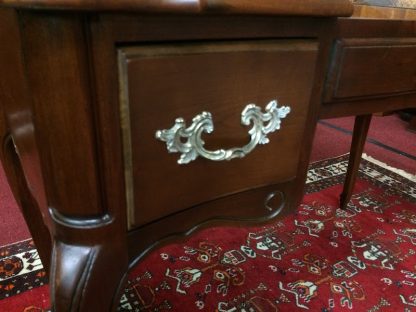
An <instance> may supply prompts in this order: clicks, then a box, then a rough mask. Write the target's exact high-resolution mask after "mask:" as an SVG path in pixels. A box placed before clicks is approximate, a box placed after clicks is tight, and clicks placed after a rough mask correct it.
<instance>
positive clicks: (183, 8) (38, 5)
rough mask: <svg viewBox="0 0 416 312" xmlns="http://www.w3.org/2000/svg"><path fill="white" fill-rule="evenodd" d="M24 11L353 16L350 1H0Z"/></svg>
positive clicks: (0, 3) (2, 3) (1, 3)
mask: <svg viewBox="0 0 416 312" xmlns="http://www.w3.org/2000/svg"><path fill="white" fill-rule="evenodd" d="M1 5H3V6H11V7H18V8H25V9H59V10H99V11H101V10H104V11H139V12H144V13H179V14H181V13H185V14H204V13H216V14H248V15H250V14H265V15H283V16H350V15H351V14H352V11H353V7H352V4H351V2H350V0H296V1H294V0H101V1H97V0H0V6H1Z"/></svg>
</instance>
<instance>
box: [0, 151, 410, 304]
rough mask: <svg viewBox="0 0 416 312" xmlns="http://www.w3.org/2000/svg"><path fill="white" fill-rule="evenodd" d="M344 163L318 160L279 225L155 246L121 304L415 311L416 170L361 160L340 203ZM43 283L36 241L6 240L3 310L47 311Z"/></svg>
mask: <svg viewBox="0 0 416 312" xmlns="http://www.w3.org/2000/svg"><path fill="white" fill-rule="evenodd" d="M346 165H347V158H346V156H341V157H337V158H334V159H329V160H325V161H320V162H317V163H315V164H313V165H312V166H311V168H310V170H309V174H308V184H307V195H306V196H305V197H304V201H303V204H302V205H301V206H300V207H299V209H298V211H297V213H296V214H294V215H292V216H289V217H287V218H285V219H283V220H281V221H279V222H276V223H275V224H273V225H269V226H267V227H256V228H216V229H208V230H203V231H201V232H199V233H197V234H196V235H194V236H193V237H192V238H191V239H189V240H187V241H186V242H184V243H182V244H175V245H169V246H165V247H163V248H161V249H159V250H156V251H155V252H153V253H151V254H150V255H149V256H148V257H147V258H145V259H144V260H143V261H142V262H141V263H140V265H139V266H138V267H136V268H135V269H134V270H133V271H132V272H131V273H130V278H129V282H128V285H127V288H126V290H125V293H124V295H123V297H122V300H121V302H120V306H119V311H155V312H156V311H218V312H220V311H221V312H222V311H227V312H233V311H244V312H256V311H259V312H260V311H264V312H268V311H303V310H309V311H322V312H324V311H351V310H353V311H407V312H410V311H416V285H415V284H416V210H415V208H416V180H415V177H414V176H407V177H406V176H405V174H404V173H396V172H393V171H391V170H388V169H387V168H384V167H381V166H379V165H378V164H377V163H376V162H374V161H373V160H371V159H369V160H366V159H363V161H362V165H361V169H360V177H359V181H358V183H357V185H356V188H355V192H354V196H353V198H352V201H351V202H350V204H349V206H348V209H347V210H345V211H342V210H340V209H337V202H338V196H339V193H340V191H341V183H342V181H343V177H344V174H345V170H346ZM46 283H47V281H46V278H45V274H44V272H43V271H42V268H41V264H40V262H39V259H38V257H37V253H36V250H35V249H34V246H33V244H32V242H31V241H24V242H20V243H17V244H13V245H9V246H5V247H3V248H0V311H7V312H23V311H25V312H35V311H39V312H41V311H43V310H42V309H45V308H46V307H47V306H48V304H49V302H48V296H47V292H48V287H47V286H45V284H46ZM97 300H98V299H97Z"/></svg>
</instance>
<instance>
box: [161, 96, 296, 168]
mask: <svg viewBox="0 0 416 312" xmlns="http://www.w3.org/2000/svg"><path fill="white" fill-rule="evenodd" d="M289 113H290V107H288V106H282V107H278V103H277V101H276V100H274V101H271V102H270V103H269V104H267V106H266V112H265V113H262V111H261V108H260V107H259V106H256V105H255V104H249V105H247V106H246V107H245V108H244V110H243V112H242V113H241V124H242V125H244V126H249V125H250V124H251V123H252V124H253V127H252V128H251V129H250V130H249V132H248V133H249V134H250V137H251V140H250V142H249V143H248V144H247V145H245V146H243V147H234V148H231V149H228V150H225V149H219V150H215V151H209V150H206V149H205V148H204V144H205V142H204V141H203V140H202V138H201V135H202V133H203V132H206V133H211V132H212V131H214V124H213V121H212V116H211V113H209V112H202V113H201V114H199V115H196V116H195V117H194V118H193V119H192V125H191V126H189V127H188V128H186V124H185V120H184V119H183V118H177V119H176V120H175V124H174V126H173V127H172V128H170V129H165V130H158V131H156V138H157V139H158V140H161V141H164V142H166V147H167V150H168V152H169V153H181V156H180V158H179V159H178V164H187V163H189V162H191V161H193V160H195V159H196V158H197V157H198V156H201V157H203V158H206V159H210V160H213V161H222V160H231V159H233V158H243V157H245V156H246V155H247V154H249V153H250V152H251V151H252V150H253V149H254V148H255V147H256V146H257V145H258V144H267V143H269V139H268V138H267V135H268V134H269V133H272V132H274V131H276V130H279V129H280V123H281V119H283V118H285V117H286V116H287V115H288V114H289Z"/></svg>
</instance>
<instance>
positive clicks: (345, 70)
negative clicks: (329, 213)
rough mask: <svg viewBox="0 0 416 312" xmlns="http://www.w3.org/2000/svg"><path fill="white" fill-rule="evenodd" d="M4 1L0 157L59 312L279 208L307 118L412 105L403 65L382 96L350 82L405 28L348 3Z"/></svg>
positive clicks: (305, 150)
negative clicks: (169, 252)
mask: <svg viewBox="0 0 416 312" xmlns="http://www.w3.org/2000/svg"><path fill="white" fill-rule="evenodd" d="M0 3H1V4H2V5H3V8H2V9H0V15H1V18H0V20H1V24H2V27H1V28H0V37H1V38H2V43H3V47H2V48H1V49H0V73H1V74H0V103H1V106H0V107H1V109H2V117H4V122H2V123H1V124H0V127H1V128H0V130H1V135H2V140H3V142H4V148H3V149H2V151H1V158H2V161H3V165H4V167H5V169H6V172H7V175H8V179H9V182H10V184H11V186H12V189H13V192H14V194H15V196H16V198H17V199H18V201H19V203H20V206H21V208H22V211H23V214H24V215H25V218H26V220H27V222H28V225H29V228H30V230H31V233H32V235H33V237H34V239H35V242H36V245H37V247H38V249H39V252H40V255H41V257H42V260H43V262H44V264H45V267H47V268H50V285H51V298H52V310H53V311H57V312H60V311H110V310H111V311H112V310H114V309H115V308H116V306H117V303H118V300H119V294H120V291H121V290H122V289H123V288H122V287H123V281H124V279H125V274H126V273H127V271H128V268H129V267H131V266H133V265H135V264H136V263H137V262H138V261H139V260H140V259H141V258H142V257H143V256H144V255H145V254H146V253H147V252H148V251H149V250H151V249H152V248H153V247H154V246H156V245H160V244H165V243H167V242H169V241H172V239H178V238H181V237H184V236H187V235H190V234H192V233H193V232H194V231H195V230H197V229H199V228H202V227H205V226H214V225H221V224H229V225H235V226H247V225H252V224H256V223H258V222H263V223H265V222H273V221H275V220H276V219H277V218H281V217H282V216H284V215H286V214H288V213H291V212H293V211H294V210H295V209H296V208H297V206H298V205H299V203H300V200H301V199H302V195H303V186H304V181H305V176H306V171H307V166H308V160H309V155H310V150H311V144H312V139H313V134H314V130H315V127H316V123H317V120H318V118H319V117H320V116H321V117H331V116H340V115H345V114H348V115H358V114H359V115H362V114H370V113H371V112H373V111H374V109H376V108H377V109H379V107H380V106H379V105H381V106H382V107H384V106H385V107H387V106H388V107H389V108H390V107H393V106H394V107H396V106H398V105H397V104H387V103H390V102H389V101H388V100H384V98H386V97H384V95H385V94H384V92H385V90H387V91H389V92H391V93H394V94H395V95H397V97H395V99H397V101H399V100H400V101H402V100H403V101H404V102H400V103H405V104H400V105H401V106H411V104H410V103H411V102H413V103H414V99H415V97H414V93H413V91H414V90H415V89H416V88H415V80H414V79H413V78H414V72H415V71H414V69H415V67H416V63H415V59H414V58H410V59H408V58H406V59H405V60H406V61H405V63H403V69H404V71H403V72H402V71H400V72H396V70H397V68H396V66H395V65H394V64H390V65H389V64H387V66H386V67H385V69H388V70H389V71H391V72H392V73H393V74H396V75H397V77H399V79H397V80H395V81H394V83H392V84H389V85H388V86H387V89H386V87H385V86H381V84H382V83H384V81H381V80H382V79H383V77H382V76H380V74H379V72H372V71H371V72H366V75H367V76H363V75H362V74H361V73H360V72H356V71H357V70H360V66H367V67H368V68H369V69H370V67H371V65H372V63H371V62H370V61H373V62H377V60H379V59H380V58H382V57H383V56H382V54H381V55H380V56H379V59H377V58H374V55H373V54H372V53H375V55H379V54H377V53H382V51H379V50H377V48H375V49H373V48H372V47H373V46H376V47H384V46H386V47H389V48H392V50H391V51H392V53H393V54H391V55H392V57H394V58H396V57H401V56H403V55H408V53H413V52H414V51H415V50H414V44H415V42H416V41H415V39H414V37H415V33H416V24H415V23H414V22H410V21H407V22H400V21H397V22H395V23H392V24H390V23H387V22H385V21H376V22H373V23H372V22H370V21H360V20H357V21H353V20H351V19H341V20H339V19H337V17H342V16H350V15H351V14H352V12H353V7H352V5H351V3H350V2H349V0H299V1H277V0H273V1H271V0H270V1H268V0H264V1H237V0H217V1H198V0H192V1H175V0H170V1H151V0H148V1H146V0H119V1H110V0H103V1H100V2H99V1H92V0H91V1H88V0H80V1H75V0H55V1H49V0H37V1H35V0H24V1H22V0H20V1H10V0H8V1H5V0H0ZM385 37H388V38H387V39H385ZM370 48H371V49H370ZM381 49H383V48H381ZM403 49H405V51H404V50H403ZM369 62H370V63H369ZM408 66H411V68H413V71H411V69H409V70H407V69H408V68H409V67H408ZM355 74H358V76H357V77H358V80H356V81H355V83H354V82H351V81H350V79H351V76H354V75H355ZM402 74H403V75H402ZM365 77H367V78H365ZM368 77H370V78H371V77H372V80H371V81H370V83H371V85H370V86H368V88H367V87H365V86H362V84H361V83H360V80H359V79H364V78H365V79H366V81H367V79H368ZM384 78H385V77H384ZM411 78H412V79H413V80H412V81H411ZM380 88H381V89H380ZM380 90H381V91H380ZM368 92H371V94H369V93H368ZM373 98H374V99H378V100H380V103H381V104H374V103H375V102H373V101H372V99H373ZM322 103H324V104H322ZM357 103H358V104H357ZM359 103H361V104H362V103H367V104H365V105H361V104H359ZM383 105H384V106H383ZM390 105H391V106H390ZM364 107H367V108H364ZM172 235H174V236H172ZM51 250H53V252H52V255H51V254H50V251H51ZM115 255H117V261H114V257H115ZM103 272H105V274H103ZM97 298H100V300H97Z"/></svg>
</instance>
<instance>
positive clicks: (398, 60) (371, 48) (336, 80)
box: [325, 38, 416, 102]
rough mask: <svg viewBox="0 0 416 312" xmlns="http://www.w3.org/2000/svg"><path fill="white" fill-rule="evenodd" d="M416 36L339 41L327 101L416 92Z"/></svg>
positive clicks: (327, 86)
mask: <svg viewBox="0 0 416 312" xmlns="http://www.w3.org/2000/svg"><path fill="white" fill-rule="evenodd" d="M415 55H416V38H400V39H380V38H377V39H346V40H340V41H338V42H337V43H336V46H335V53H334V58H333V60H332V64H331V67H330V68H331V69H330V72H329V76H328V80H327V85H326V92H325V101H326V102H330V101H334V100H335V101H336V100H340V99H348V98H354V97H371V96H380V95H389V94H392V95H394V94H400V93H408V92H415V91H416V57H415Z"/></svg>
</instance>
